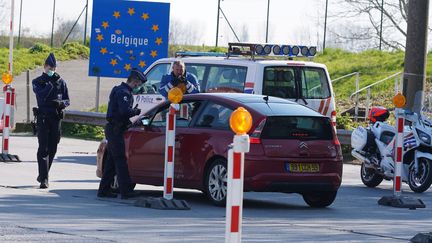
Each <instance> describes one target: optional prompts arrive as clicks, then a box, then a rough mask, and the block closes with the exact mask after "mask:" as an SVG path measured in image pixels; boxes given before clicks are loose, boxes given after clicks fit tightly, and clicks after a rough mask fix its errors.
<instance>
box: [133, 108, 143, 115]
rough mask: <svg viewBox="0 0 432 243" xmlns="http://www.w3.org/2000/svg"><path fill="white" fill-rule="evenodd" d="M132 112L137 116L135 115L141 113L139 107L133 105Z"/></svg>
mask: <svg viewBox="0 0 432 243" xmlns="http://www.w3.org/2000/svg"><path fill="white" fill-rule="evenodd" d="M133 112H134V114H135V116H137V115H139V114H141V109H139V108H136V107H135V108H134V109H133Z"/></svg>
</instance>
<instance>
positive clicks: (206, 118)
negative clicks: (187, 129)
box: [195, 102, 233, 130]
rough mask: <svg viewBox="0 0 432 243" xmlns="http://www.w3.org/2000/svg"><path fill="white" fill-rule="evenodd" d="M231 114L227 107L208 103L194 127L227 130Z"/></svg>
mask: <svg viewBox="0 0 432 243" xmlns="http://www.w3.org/2000/svg"><path fill="white" fill-rule="evenodd" d="M232 112H233V110H232V109H230V108H228V107H225V106H222V105H219V104H216V103H213V102H210V103H208V105H207V106H206V107H205V108H204V110H203V111H202V112H201V114H200V115H199V117H198V118H197V122H196V123H195V127H209V128H215V129H222V130H228V129H229V118H230V116H231V113H232Z"/></svg>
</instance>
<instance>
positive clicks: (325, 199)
mask: <svg viewBox="0 0 432 243" xmlns="http://www.w3.org/2000/svg"><path fill="white" fill-rule="evenodd" d="M336 194H337V191H329V192H307V193H303V194H302V196H303V200H304V201H305V202H306V203H307V204H308V205H309V206H311V207H313V208H324V207H327V206H329V205H330V204H332V203H333V202H334V200H335V199H336Z"/></svg>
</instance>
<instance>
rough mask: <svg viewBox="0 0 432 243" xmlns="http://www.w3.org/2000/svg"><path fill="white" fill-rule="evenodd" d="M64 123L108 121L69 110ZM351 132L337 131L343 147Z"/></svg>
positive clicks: (95, 123)
mask: <svg viewBox="0 0 432 243" xmlns="http://www.w3.org/2000/svg"><path fill="white" fill-rule="evenodd" d="M63 121H64V122H70V123H77V124H85V125H97V126H104V125H105V124H106V123H107V121H106V114H105V113H98V112H85V111H73V110H67V111H66V113H65V118H64V120H63ZM351 132H352V131H348V130H343V129H337V136H338V139H339V142H340V143H341V144H342V145H351Z"/></svg>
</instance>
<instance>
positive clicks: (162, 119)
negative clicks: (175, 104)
mask: <svg viewBox="0 0 432 243" xmlns="http://www.w3.org/2000/svg"><path fill="white" fill-rule="evenodd" d="M201 104H202V101H187V102H182V103H180V104H179V110H178V111H177V112H176V127H188V126H189V124H190V122H191V121H192V119H193V117H194V116H195V114H196V112H197V111H198V109H199V108H200V106H201ZM169 107H170V106H165V107H163V108H162V109H161V110H159V111H158V112H156V114H155V115H154V116H153V119H152V122H151V125H152V126H156V127H165V126H166V119H167V117H166V116H167V113H168V112H169Z"/></svg>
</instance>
